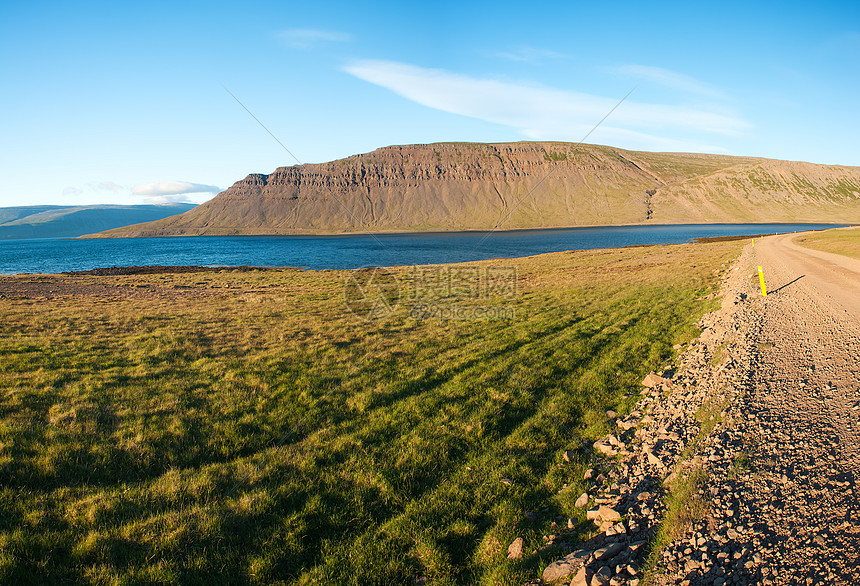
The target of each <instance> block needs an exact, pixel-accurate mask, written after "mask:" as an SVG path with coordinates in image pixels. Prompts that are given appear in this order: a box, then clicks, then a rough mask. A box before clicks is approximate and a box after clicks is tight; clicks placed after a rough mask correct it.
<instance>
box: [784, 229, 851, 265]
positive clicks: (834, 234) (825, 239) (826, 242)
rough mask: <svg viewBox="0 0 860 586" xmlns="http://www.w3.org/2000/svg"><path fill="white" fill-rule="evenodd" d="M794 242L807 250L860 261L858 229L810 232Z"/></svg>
mask: <svg viewBox="0 0 860 586" xmlns="http://www.w3.org/2000/svg"><path fill="white" fill-rule="evenodd" d="M794 241H795V242H797V243H798V244H800V245H801V246H806V247H807V248H812V249H815V250H821V251H824V252H832V253H835V254H841V255H843V256H850V257H851V258H857V259H860V228H848V229H838V230H826V231H824V232H812V233H811V234H806V235H803V236H798V237H797V238H795V240H794Z"/></svg>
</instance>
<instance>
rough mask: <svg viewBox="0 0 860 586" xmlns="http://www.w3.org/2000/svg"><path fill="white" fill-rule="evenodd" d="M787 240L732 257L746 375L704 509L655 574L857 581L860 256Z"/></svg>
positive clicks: (715, 444) (721, 433)
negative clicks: (743, 299)
mask: <svg viewBox="0 0 860 586" xmlns="http://www.w3.org/2000/svg"><path fill="white" fill-rule="evenodd" d="M793 237H794V235H783V236H773V237H768V238H764V239H762V240H760V241H756V243H755V245H754V246H753V247H748V249H747V251H745V254H744V255H743V257H742V259H741V262H740V264H739V266H738V271H740V272H741V273H742V274H745V276H746V277H747V278H746V280H745V281H744V280H740V279H739V280H736V281H737V283H740V285H739V286H740V287H741V288H743V289H744V290H742V291H734V292H733V293H730V294H734V295H742V296H748V297H749V298H750V299H752V307H751V309H753V315H754V317H753V318H752V319H751V321H752V322H753V323H751V324H750V326H749V327H750V332H751V334H752V335H751V339H752V340H753V341H754V342H753V347H752V355H753V360H752V363H751V370H750V374H751V383H750V385H749V387H748V389H747V392H745V393H744V394H743V395H742V396H741V398H740V400H739V401H737V402H736V404H735V405H733V406H732V408H731V413H730V416H729V418H728V420H729V421H730V424H729V425H728V426H727V427H726V428H724V429H722V430H718V431H717V432H715V434H714V435H713V436H712V438H711V441H709V442H706V446H705V448H704V449H703V451H702V452H701V453H700V454H699V455H700V457H701V458H703V459H704V460H705V461H707V462H709V479H708V481H707V486H706V487H705V489H704V490H703V491H702V493H703V494H704V495H705V497H706V498H707V501H708V503H709V509H708V513H707V515H706V517H705V518H704V519H702V520H700V521H697V522H694V523H693V526H692V528H691V529H690V531H689V532H688V533H687V535H685V536H684V537H683V538H682V539H679V540H676V541H675V542H673V543H672V544H670V545H669V546H668V547H667V548H665V550H664V552H663V557H664V562H665V563H664V564H663V565H662V569H663V575H662V576H661V577H660V579H659V580H658V582H659V583H664V584H665V583H669V584H718V585H719V584H860V495H858V492H857V480H858V477H857V475H858V474H860V261H857V260H853V259H850V258H847V257H843V256H839V255H834V254H828V253H824V252H818V251H814V250H809V249H805V248H802V247H800V246H798V245H796V244H795V243H794V242H793V241H792V239H793ZM756 265H761V266H762V268H763V270H764V275H765V278H766V281H767V284H768V288H769V289H771V290H770V291H769V295H768V296H767V298H764V299H762V298H761V296H760V293H758V298H756V297H754V295H756V289H757V285H758V283H757V274H756V273H757V271H756ZM732 438H734V439H740V440H741V442H740V445H741V446H742V447H741V448H740V449H738V450H735V451H730V450H720V449H717V448H719V446H720V445H721V442H722V443H725V440H726V439H729V440H731V439H732ZM720 458H723V459H726V460H730V461H725V462H723V463H722V465H721V464H720V462H719V460H720ZM739 462H740V463H741V464H742V465H740V466H739V465H738V464H739ZM726 535H728V538H726V537H725V536H726Z"/></svg>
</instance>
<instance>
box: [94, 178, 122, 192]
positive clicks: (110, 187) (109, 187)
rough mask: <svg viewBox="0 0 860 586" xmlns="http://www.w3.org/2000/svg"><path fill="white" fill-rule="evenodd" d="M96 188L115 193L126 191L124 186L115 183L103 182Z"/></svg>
mask: <svg viewBox="0 0 860 586" xmlns="http://www.w3.org/2000/svg"><path fill="white" fill-rule="evenodd" d="M95 188H96V189H98V190H100V191H113V192H114V193H117V192H119V191H122V190H124V189H125V187H123V186H122V185H118V184H116V183H114V182H113V181H102V182H101V183H99V184H97V185H96V186H95Z"/></svg>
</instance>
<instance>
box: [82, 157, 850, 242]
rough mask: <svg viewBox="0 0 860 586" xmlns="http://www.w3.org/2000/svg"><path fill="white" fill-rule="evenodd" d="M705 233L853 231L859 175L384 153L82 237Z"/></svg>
mask: <svg viewBox="0 0 860 586" xmlns="http://www.w3.org/2000/svg"><path fill="white" fill-rule="evenodd" d="M711 222H839V223H860V168H858V167H844V166H834V165H815V164H811V163H799V162H789V161H776V160H769V159H760V158H751V157H730V156H722V155H705V154H687V153H649V152H637V151H626V150H622V149H617V148H612V147H606V146H595V145H586V144H573V143H561V142H517V143H499V144H481V143H440V144H428V145H408V146H390V147H385V148H381V149H377V150H375V151H373V152H370V153H366V154H361V155H354V156H352V157H348V158H345V159H340V160H336V161H332V162H329V163H319V164H305V165H294V166H291V167H281V168H278V169H276V170H275V172H274V173H271V174H269V175H264V174H252V175H248V176H247V177H246V178H245V179H243V180H241V181H238V182H236V183H235V184H234V185H233V186H232V187H230V188H229V189H227V190H226V191H224V192H222V193H220V194H219V195H218V196H216V197H215V198H213V199H212V200H210V201H209V202H207V203H205V204H202V205H199V206H197V207H196V208H194V209H193V210H191V211H188V212H186V213H184V214H181V215H179V216H174V217H170V218H165V219H163V220H159V221H155V222H148V223H145V224H138V225H134V226H127V227H124V228H119V229H116V230H111V231H108V232H104V233H101V234H98V235H96V236H104V237H120V236H124V237H127V236H170V235H201V234H209V235H229V234H312V233H340V232H363V231H374V232H387V231H437V230H438V231H447V230H484V229H490V228H495V227H497V228H499V229H518V228H550V227H566V226H585V225H607V224H646V223H649V224H672V223H711Z"/></svg>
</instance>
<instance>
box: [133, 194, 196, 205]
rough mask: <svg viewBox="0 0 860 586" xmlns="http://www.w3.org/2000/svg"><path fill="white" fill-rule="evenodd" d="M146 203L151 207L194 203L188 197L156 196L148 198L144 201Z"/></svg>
mask: <svg viewBox="0 0 860 586" xmlns="http://www.w3.org/2000/svg"><path fill="white" fill-rule="evenodd" d="M143 201H144V203H148V204H150V205H158V206H163V205H170V204H176V203H194V201H192V199H191V198H190V197H188V196H187V195H184V194H182V195H155V196H153V197H147V198H146V199H144V200H143Z"/></svg>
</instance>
